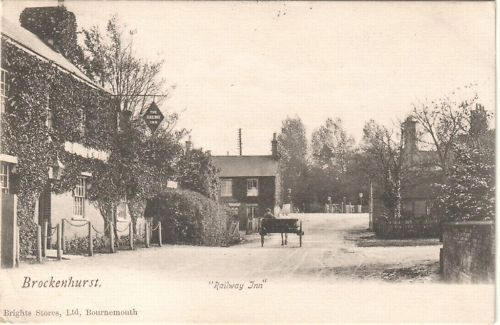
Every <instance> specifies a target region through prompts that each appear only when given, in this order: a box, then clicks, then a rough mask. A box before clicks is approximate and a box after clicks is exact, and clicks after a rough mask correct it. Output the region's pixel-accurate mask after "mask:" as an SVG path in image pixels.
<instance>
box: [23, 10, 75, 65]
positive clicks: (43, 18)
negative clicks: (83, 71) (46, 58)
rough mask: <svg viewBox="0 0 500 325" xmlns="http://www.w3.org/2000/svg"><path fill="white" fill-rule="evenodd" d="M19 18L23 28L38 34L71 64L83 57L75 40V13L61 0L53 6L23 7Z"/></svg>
mask: <svg viewBox="0 0 500 325" xmlns="http://www.w3.org/2000/svg"><path fill="white" fill-rule="evenodd" d="M19 20H20V22H21V26H22V27H23V28H25V29H27V30H29V31H30V32H32V33H33V34H35V35H36V36H38V38H40V39H41V40H42V41H43V42H44V43H45V44H47V45H48V46H50V47H51V48H52V49H53V50H54V51H57V52H59V53H61V54H62V55H63V56H64V57H66V58H67V59H68V60H69V61H71V62H72V63H73V64H77V63H78V62H79V61H80V60H81V59H82V58H83V51H82V50H81V48H80V47H79V46H78V41H77V25H76V17H75V14H74V13H72V12H71V11H68V10H67V9H66V7H64V3H63V2H62V1H58V5H57V6H54V7H32V8H25V9H24V10H23V12H22V13H21V16H20V17H19Z"/></svg>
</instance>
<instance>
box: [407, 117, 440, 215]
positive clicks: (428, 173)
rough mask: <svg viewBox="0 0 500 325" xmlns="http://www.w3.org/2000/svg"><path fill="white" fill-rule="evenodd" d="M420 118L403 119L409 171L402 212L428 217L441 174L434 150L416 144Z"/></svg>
mask: <svg viewBox="0 0 500 325" xmlns="http://www.w3.org/2000/svg"><path fill="white" fill-rule="evenodd" d="M416 128H417V122H416V121H415V120H414V119H412V118H411V117H409V118H407V119H406V121H405V122H404V123H403V128H402V136H403V149H404V150H406V154H407V157H408V164H409V166H410V174H412V176H411V177H410V178H409V180H407V183H406V184H404V185H405V186H403V191H402V207H401V209H402V214H403V216H406V217H409V218H411V217H423V216H425V217H428V216H431V210H432V207H433V205H434V202H435V200H436V193H435V189H434V188H433V186H432V185H433V184H434V183H436V182H438V181H439V180H440V179H441V177H442V172H441V167H440V166H439V165H438V159H439V157H438V153H437V152H436V151H435V150H420V149H419V148H418V145H417V130H416Z"/></svg>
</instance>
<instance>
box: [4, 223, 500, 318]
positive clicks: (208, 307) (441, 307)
mask: <svg viewBox="0 0 500 325" xmlns="http://www.w3.org/2000/svg"><path fill="white" fill-rule="evenodd" d="M298 217H300V218H301V219H302V220H303V226H304V231H305V236H304V238H303V240H304V241H303V247H302V248H299V247H298V242H299V241H298V237H297V236H296V235H289V244H288V246H286V247H282V246H281V240H280V236H279V235H272V236H269V237H267V238H266V241H265V245H264V247H260V238H259V237H258V236H257V235H252V236H249V237H248V238H247V240H246V242H244V243H243V244H241V245H236V246H233V247H193V246H172V245H167V246H164V247H161V248H160V247H152V248H149V249H138V250H136V251H120V252H118V253H117V254H103V255H96V256H94V257H81V258H77V259H73V260H70V261H62V262H57V261H53V262H46V263H44V264H43V265H29V264H22V265H21V267H20V268H18V269H14V270H2V271H1V277H0V313H1V314H0V320H2V319H3V320H11V321H25V320H31V321H46V322H48V321H53V320H65V321H68V320H69V321H83V320H85V321H92V320H104V321H113V322H118V321H129V320H136V321H137V320H139V319H142V320H156V321H158V320H166V321H204V322H212V321H217V322H228V321H232V322H234V321H252V322H278V321H281V322H291V321H298V322H321V321H350V322H354V321H371V322H376V321H385V322H388V321H404V320H413V321H426V322H440V321H452V320H460V321H462V322H465V321H467V320H470V321H482V320H483V321H490V320H491V319H492V317H493V314H492V308H491V306H492V305H491V304H492V303H493V293H494V287H493V286H492V285H478V286H455V285H444V284H436V283H432V282H430V281H433V279H432V277H429V276H426V275H425V274H424V275H423V276H422V275H421V274H418V272H417V273H416V274H413V273H412V272H409V275H408V274H406V275H404V276H401V275H398V274H399V273H398V270H410V271H411V270H413V269H415V266H418V265H426V264H429V263H431V264H432V263H434V264H435V263H436V261H438V257H439V246H437V245H427V246H417V247H359V246H357V245H356V243H358V239H359V238H360V234H361V235H363V234H364V232H365V229H366V227H367V224H368V219H367V218H368V217H367V215H361V214H359V215H320V214H318V215H299V216H298ZM391 272H392V273H391ZM403 273H404V272H403ZM424 273H425V272H424ZM391 276H394V277H395V278H394V279H396V280H397V281H399V282H397V283H394V282H388V281H387V280H388V279H389V280H391ZM69 277H72V278H71V280H73V281H74V280H76V279H81V280H88V283H91V282H90V281H95V280H96V279H98V285H96V286H94V287H88V286H87V287H84V288H83V287H64V288H62V287H51V285H54V283H55V281H57V280H59V281H63V280H66V281H67V282H68V281H69V280H68V278H69ZM27 279H28V280H27ZM413 280H415V281H416V282H417V283H408V282H409V281H413ZM33 281H42V284H46V285H47V286H43V285H42V287H38V284H39V282H37V283H36V284H35V285H34V286H30V287H29V288H27V287H26V285H25V284H26V283H30V284H33ZM51 281H52V282H51ZM420 282H423V283H420ZM68 283H69V282H68ZM92 283H94V284H95V282H92ZM395 306H397V308H395ZM20 309H24V310H26V311H30V312H31V315H30V316H22V315H20V314H19V313H18V314H19V315H20V316H15V315H16V313H15V312H16V311H19V310H20ZM72 310H75V311H78V313H73V312H72ZM102 310H134V311H136V312H137V315H122V316H116V315H114V316H104V315H102V314H99V311H102ZM6 311H7V312H6ZM10 311H13V312H14V313H10ZM37 311H41V312H44V311H45V312H47V313H46V314H44V315H39V316H36V315H35V314H36V312H37ZM68 311H69V312H68ZM49 312H50V313H49ZM13 315H14V316H13Z"/></svg>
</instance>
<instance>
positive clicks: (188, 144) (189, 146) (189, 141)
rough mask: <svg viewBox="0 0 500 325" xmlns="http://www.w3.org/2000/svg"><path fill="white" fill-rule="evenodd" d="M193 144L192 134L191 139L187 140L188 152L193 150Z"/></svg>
mask: <svg viewBox="0 0 500 325" xmlns="http://www.w3.org/2000/svg"><path fill="white" fill-rule="evenodd" d="M192 146H193V143H192V142H191V136H189V139H188V140H187V141H186V153H188V152H189V151H191V147H192Z"/></svg>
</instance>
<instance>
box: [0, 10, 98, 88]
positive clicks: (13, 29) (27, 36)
mask: <svg viewBox="0 0 500 325" xmlns="http://www.w3.org/2000/svg"><path fill="white" fill-rule="evenodd" d="M1 33H2V35H4V36H6V37H8V38H9V39H10V40H12V41H13V42H14V43H15V44H16V45H17V46H18V47H19V46H21V47H22V48H23V50H28V51H30V52H33V54H35V55H38V56H41V57H42V58H44V59H45V60H49V61H52V62H53V63H55V64H56V65H57V66H59V68H62V69H63V70H66V72H68V73H71V74H73V75H75V76H76V77H78V78H80V79H81V80H82V81H84V82H86V83H87V84H89V85H91V86H93V87H95V88H99V89H102V90H104V89H103V88H102V87H100V86H98V85H96V84H95V83H93V82H92V80H90V79H89V77H87V76H86V75H85V74H84V73H83V72H81V71H80V70H79V69H78V68H77V67H76V66H75V65H73V64H72V63H71V62H70V61H69V60H68V59H66V58H65V57H64V56H63V55H61V54H60V53H57V52H56V51H54V50H53V49H51V48H50V47H49V46H48V45H46V44H45V43H44V42H43V41H42V40H41V39H39V38H38V37H37V36H36V35H35V34H33V33H31V32H30V31H28V30H26V29H24V28H23V27H21V26H20V25H19V24H15V23H13V22H11V21H9V20H8V19H5V18H4V17H2V30H1Z"/></svg>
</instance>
